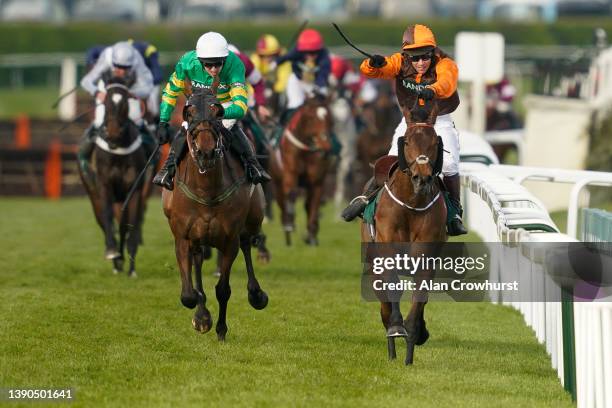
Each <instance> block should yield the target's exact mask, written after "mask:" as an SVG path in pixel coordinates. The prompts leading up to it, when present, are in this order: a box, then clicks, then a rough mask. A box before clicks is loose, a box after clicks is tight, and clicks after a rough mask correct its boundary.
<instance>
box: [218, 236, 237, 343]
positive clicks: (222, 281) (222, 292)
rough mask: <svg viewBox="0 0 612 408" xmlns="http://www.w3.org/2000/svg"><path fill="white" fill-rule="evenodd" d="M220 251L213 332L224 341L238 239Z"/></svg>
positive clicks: (228, 243)
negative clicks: (230, 279) (216, 308)
mask: <svg viewBox="0 0 612 408" xmlns="http://www.w3.org/2000/svg"><path fill="white" fill-rule="evenodd" d="M220 251H221V255H222V257H221V276H220V277H219V282H217V285H216V286H215V294H216V295H217V301H218V302H219V319H218V320H217V326H216V327H215V330H216V331H217V338H218V339H219V341H225V335H226V334H227V322H226V318H227V302H228V301H229V298H230V296H231V295H232V289H231V287H230V283H229V278H230V272H231V269H232V264H233V263H234V259H236V255H237V254H238V237H236V238H234V239H233V240H231V241H230V242H227V243H226V245H225V247H224V248H223V249H222V250H221V249H220Z"/></svg>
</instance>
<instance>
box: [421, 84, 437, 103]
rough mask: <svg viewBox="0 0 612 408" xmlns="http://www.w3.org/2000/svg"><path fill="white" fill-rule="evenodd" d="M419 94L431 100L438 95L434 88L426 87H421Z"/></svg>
mask: <svg viewBox="0 0 612 408" xmlns="http://www.w3.org/2000/svg"><path fill="white" fill-rule="evenodd" d="M419 96H420V97H421V98H423V99H425V100H426V101H431V100H432V99H433V98H434V97H435V96H436V93H435V92H434V90H433V89H431V88H427V87H425V88H423V89H421V91H420V92H419Z"/></svg>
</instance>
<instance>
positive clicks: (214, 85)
mask: <svg viewBox="0 0 612 408" xmlns="http://www.w3.org/2000/svg"><path fill="white" fill-rule="evenodd" d="M220 82H221V80H220V79H219V75H215V76H214V77H213V83H212V86H211V89H212V92H213V95H215V96H216V95H217V89H218V88H219V83H220Z"/></svg>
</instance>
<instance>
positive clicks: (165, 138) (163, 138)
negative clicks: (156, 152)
mask: <svg viewBox="0 0 612 408" xmlns="http://www.w3.org/2000/svg"><path fill="white" fill-rule="evenodd" d="M156 136H157V142H158V143H159V144H160V145H163V144H166V143H168V142H169V141H170V128H169V126H168V122H159V125H158V126H157V133H156Z"/></svg>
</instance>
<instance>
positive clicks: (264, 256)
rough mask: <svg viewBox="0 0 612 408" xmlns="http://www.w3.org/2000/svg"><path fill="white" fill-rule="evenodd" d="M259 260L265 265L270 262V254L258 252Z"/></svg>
mask: <svg viewBox="0 0 612 408" xmlns="http://www.w3.org/2000/svg"><path fill="white" fill-rule="evenodd" d="M257 260H258V261H259V262H261V263H263V264H267V263H269V262H270V252H267V251H266V252H257Z"/></svg>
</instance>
